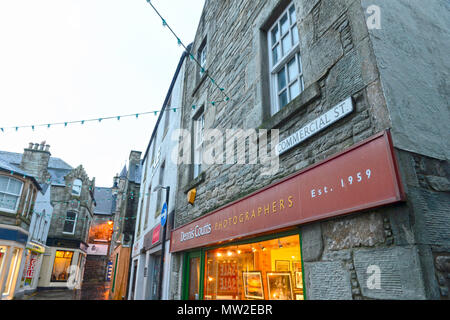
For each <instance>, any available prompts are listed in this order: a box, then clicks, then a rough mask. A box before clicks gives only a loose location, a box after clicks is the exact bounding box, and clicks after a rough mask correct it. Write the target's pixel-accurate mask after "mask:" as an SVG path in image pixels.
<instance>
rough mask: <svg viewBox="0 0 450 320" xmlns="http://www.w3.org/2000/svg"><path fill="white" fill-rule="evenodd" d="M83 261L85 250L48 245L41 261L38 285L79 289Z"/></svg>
mask: <svg viewBox="0 0 450 320" xmlns="http://www.w3.org/2000/svg"><path fill="white" fill-rule="evenodd" d="M85 262H86V250H82V249H78V248H77V249H75V248H70V247H67V248H63V247H56V248H55V247H49V249H48V250H47V251H46V254H45V255H44V259H43V262H42V267H41V270H42V271H41V277H40V280H39V284H38V286H39V287H40V288H42V289H52V288H64V289H70V290H73V289H79V288H80V286H81V283H82V282H83V273H84V265H85Z"/></svg>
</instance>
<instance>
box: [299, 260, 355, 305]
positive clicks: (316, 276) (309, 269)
mask: <svg viewBox="0 0 450 320" xmlns="http://www.w3.org/2000/svg"><path fill="white" fill-rule="evenodd" d="M304 270H305V281H306V295H307V297H308V299H310V300H351V299H352V288H351V284H350V273H349V272H348V271H347V270H346V269H345V266H344V264H343V263H342V262H337V261H333V262H313V263H305V264H304Z"/></svg>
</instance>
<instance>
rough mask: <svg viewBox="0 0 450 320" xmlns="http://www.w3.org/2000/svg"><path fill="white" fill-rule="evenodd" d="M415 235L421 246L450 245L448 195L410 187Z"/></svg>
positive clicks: (449, 197)
mask: <svg viewBox="0 0 450 320" xmlns="http://www.w3.org/2000/svg"><path fill="white" fill-rule="evenodd" d="M408 193H409V194H408V197H409V199H410V200H411V203H412V206H413V208H414V217H415V225H414V229H415V234H416V238H417V241H418V242H419V243H422V244H434V245H447V246H448V245H449V244H450V206H449V205H448V204H449V203H450V194H449V193H442V192H431V191H428V190H424V189H420V188H416V187H410V188H409V192H408Z"/></svg>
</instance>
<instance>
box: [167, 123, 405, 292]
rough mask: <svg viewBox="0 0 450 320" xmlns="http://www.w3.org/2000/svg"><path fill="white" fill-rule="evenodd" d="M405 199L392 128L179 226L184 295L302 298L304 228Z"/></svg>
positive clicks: (176, 245) (175, 242)
mask: <svg viewBox="0 0 450 320" xmlns="http://www.w3.org/2000/svg"><path fill="white" fill-rule="evenodd" d="M403 200H404V192H403V189H402V186H401V182H400V178H399V174H398V168H397V164H396V160H395V156H394V153H393V148H392V140H391V136H390V132H389V131H386V132H382V133H380V134H378V135H375V136H374V137H372V138H369V139H367V140H366V141H364V142H361V143H359V144H357V145H355V146H353V147H352V148H350V149H348V150H346V151H343V152H341V153H339V154H337V155H335V156H333V157H331V158H329V159H326V160H324V161H322V162H320V163H318V164H316V165H313V166H311V167H309V168H306V169H304V170H302V171H300V172H298V173H296V174H294V175H292V176H289V177H287V178H285V179H283V180H282V181H280V182H277V183H275V184H273V185H270V186H268V187H266V188H264V189H262V190H259V191H257V192H255V193H253V194H251V195H249V196H247V197H245V198H243V199H240V200H238V201H235V202H233V203H231V204H228V205H226V206H224V207H222V208H220V209H218V210H216V211H214V212H212V213H210V214H207V215H205V216H203V217H200V218H198V219H196V220H194V221H192V222H190V223H188V224H187V225H185V226H182V227H180V228H178V229H176V230H174V231H173V232H172V234H171V242H170V243H171V248H170V251H171V253H183V254H184V264H183V292H182V298H183V299H192V300H303V299H305V297H306V291H307V290H308V288H307V287H305V286H304V283H305V282H304V272H303V263H302V237H301V234H300V232H299V230H300V227H301V226H303V225H305V224H309V223H312V222H316V221H322V220H327V219H332V218H335V217H340V216H343V215H347V214H358V213H359V212H364V211H365V210H368V209H373V208H379V207H382V206H385V205H389V204H393V203H397V202H400V201H403Z"/></svg>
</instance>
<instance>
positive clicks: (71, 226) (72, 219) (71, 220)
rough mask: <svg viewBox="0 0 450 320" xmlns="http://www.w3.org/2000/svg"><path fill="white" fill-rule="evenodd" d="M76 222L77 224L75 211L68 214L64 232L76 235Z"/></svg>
mask: <svg viewBox="0 0 450 320" xmlns="http://www.w3.org/2000/svg"><path fill="white" fill-rule="evenodd" d="M76 222H77V213H76V212H74V211H69V212H67V214H66V220H65V221H64V228H63V232H64V233H69V234H74V233H75V225H76Z"/></svg>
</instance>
